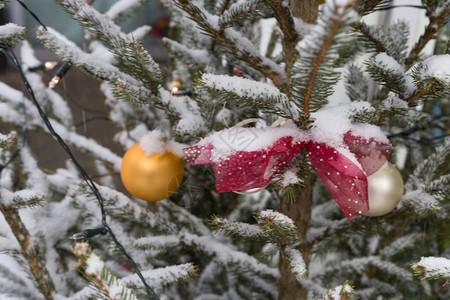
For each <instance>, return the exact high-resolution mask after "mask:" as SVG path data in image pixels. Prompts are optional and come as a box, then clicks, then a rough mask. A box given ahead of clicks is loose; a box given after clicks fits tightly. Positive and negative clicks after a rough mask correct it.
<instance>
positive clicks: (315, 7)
mask: <svg viewBox="0 0 450 300" xmlns="http://www.w3.org/2000/svg"><path fill="white" fill-rule="evenodd" d="M290 6H291V11H292V15H293V16H294V17H296V18H301V19H302V20H303V22H306V23H310V24H311V23H316V19H317V12H318V11H319V0H290Z"/></svg>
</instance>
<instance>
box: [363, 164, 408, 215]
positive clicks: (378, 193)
mask: <svg viewBox="0 0 450 300" xmlns="http://www.w3.org/2000/svg"><path fill="white" fill-rule="evenodd" d="M367 182H368V188H369V208H370V209H369V212H368V213H366V214H365V215H366V216H370V217H377V216H383V215H385V214H387V213H388V212H390V211H392V210H393V209H394V208H395V207H396V206H397V204H398V203H399V202H400V199H401V198H402V195H403V179H402V176H401V175H400V172H399V171H398V170H397V168H396V167H395V166H394V165H393V164H391V163H390V162H388V161H387V162H386V163H385V164H384V165H383V166H382V167H381V168H380V169H379V170H378V171H377V172H375V173H373V174H372V175H370V176H368V177H367Z"/></svg>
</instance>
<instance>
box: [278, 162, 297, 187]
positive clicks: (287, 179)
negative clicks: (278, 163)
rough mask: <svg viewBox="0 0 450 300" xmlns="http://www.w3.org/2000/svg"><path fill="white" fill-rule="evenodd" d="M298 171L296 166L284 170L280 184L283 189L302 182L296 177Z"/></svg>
mask: <svg viewBox="0 0 450 300" xmlns="http://www.w3.org/2000/svg"><path fill="white" fill-rule="evenodd" d="M298 171H300V168H299V167H298V166H293V167H291V168H288V169H286V171H284V173H283V174H282V179H281V184H282V185H283V186H284V187H287V186H288V185H290V184H296V183H299V182H302V179H300V178H299V177H298V176H297V173H298Z"/></svg>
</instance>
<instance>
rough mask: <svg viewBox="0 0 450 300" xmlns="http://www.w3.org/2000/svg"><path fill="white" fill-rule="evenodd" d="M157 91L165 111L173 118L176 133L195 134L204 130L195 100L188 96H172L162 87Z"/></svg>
mask: <svg viewBox="0 0 450 300" xmlns="http://www.w3.org/2000/svg"><path fill="white" fill-rule="evenodd" d="M159 93H160V95H161V103H162V104H163V105H165V109H166V112H167V113H168V114H169V115H171V116H173V117H174V118H175V120H174V121H175V122H174V123H176V124H177V125H176V127H175V130H176V131H177V133H178V134H180V135H184V134H192V133H194V134H195V133H199V132H204V131H205V130H206V126H205V121H204V120H203V118H202V114H201V111H200V109H199V107H198V104H197V102H195V101H193V100H192V99H191V98H190V97H188V96H181V97H179V96H174V95H172V94H171V93H170V92H169V91H167V90H165V89H163V88H160V89H159Z"/></svg>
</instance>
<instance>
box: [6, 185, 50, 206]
mask: <svg viewBox="0 0 450 300" xmlns="http://www.w3.org/2000/svg"><path fill="white" fill-rule="evenodd" d="M43 199H44V196H43V195H40V194H39V193H36V192H35V191H33V190H19V191H15V192H11V191H9V190H8V189H6V188H2V189H0V202H1V203H2V204H3V205H4V206H6V207H13V208H14V209H19V208H23V207H34V206H42V201H43Z"/></svg>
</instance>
